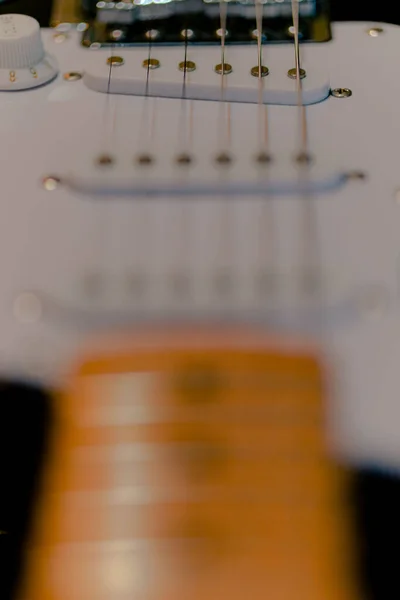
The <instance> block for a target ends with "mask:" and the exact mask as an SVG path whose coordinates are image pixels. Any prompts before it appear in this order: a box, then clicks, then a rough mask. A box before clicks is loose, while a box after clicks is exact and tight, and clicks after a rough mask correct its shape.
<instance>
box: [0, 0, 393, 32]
mask: <svg viewBox="0 0 400 600" xmlns="http://www.w3.org/2000/svg"><path fill="white" fill-rule="evenodd" d="M76 1H77V2H79V0H76ZM51 5H52V2H51V0H14V1H12V0H11V1H10V0H9V1H8V2H6V3H5V5H4V7H1V8H0V12H20V13H25V14H28V15H32V16H34V17H36V18H37V19H38V20H39V21H40V23H41V25H42V26H43V27H45V26H46V25H48V24H49V22H50V17H51ZM0 6H1V5H0ZM331 12H332V19H333V20H338V21H346V20H357V21H383V22H388V23H399V24H400V3H399V2H397V0H386V1H384V2H372V1H371V2H369V1H368V0H333V1H332V2H331Z"/></svg>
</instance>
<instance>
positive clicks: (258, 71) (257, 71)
mask: <svg viewBox="0 0 400 600" xmlns="http://www.w3.org/2000/svg"><path fill="white" fill-rule="evenodd" d="M250 74H251V75H252V76H253V77H266V76H267V75H269V69H268V67H264V65H263V66H261V67H259V66H256V67H252V69H251V71H250Z"/></svg>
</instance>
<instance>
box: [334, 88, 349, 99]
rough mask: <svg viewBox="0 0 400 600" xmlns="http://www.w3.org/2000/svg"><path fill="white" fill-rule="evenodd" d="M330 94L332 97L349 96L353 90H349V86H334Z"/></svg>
mask: <svg viewBox="0 0 400 600" xmlns="http://www.w3.org/2000/svg"><path fill="white" fill-rule="evenodd" d="M331 95H332V96H333V97H334V98H350V96H352V95H353V92H352V91H351V90H349V88H335V89H334V90H331Z"/></svg>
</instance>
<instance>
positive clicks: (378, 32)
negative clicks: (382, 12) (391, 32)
mask: <svg viewBox="0 0 400 600" xmlns="http://www.w3.org/2000/svg"><path fill="white" fill-rule="evenodd" d="M383 32H384V29H382V27H372V28H371V29H368V35H370V36H371V37H378V36H379V35H381V34H382V33H383Z"/></svg>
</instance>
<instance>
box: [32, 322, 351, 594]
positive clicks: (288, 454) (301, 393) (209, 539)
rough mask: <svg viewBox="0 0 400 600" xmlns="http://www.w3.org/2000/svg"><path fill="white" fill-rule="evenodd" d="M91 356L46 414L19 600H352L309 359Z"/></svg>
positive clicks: (334, 478)
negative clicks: (46, 436)
mask: <svg viewBox="0 0 400 600" xmlns="http://www.w3.org/2000/svg"><path fill="white" fill-rule="evenodd" d="M102 348H103V350H102V349H101V348H100V350H98V349H95V350H94V351H93V352H92V353H90V354H89V355H88V356H84V357H83V360H82V362H81V364H80V365H79V367H78V368H77V370H76V372H75V373H74V375H73V378H72V381H71V385H70V387H69V389H68V390H67V392H66V393H65V394H64V395H63V396H62V397H61V398H60V399H58V400H57V406H58V419H57V422H56V424H55V429H54V435H53V444H52V452H51V456H50V459H49V464H48V466H47V472H46V476H45V479H44V486H43V493H42V498H41V502H40V504H39V507H38V513H37V518H36V522H35V527H34V531H33V532H32V538H31V543H30V547H29V552H28V558H27V568H26V573H25V578H24V581H23V586H22V589H21V596H20V597H21V600H89V599H90V600H91V599H94V598H95V599H96V600H128V599H129V600H133V599H134V600H206V599H207V600H228V599H229V600H245V599H248V598H251V599H252V600H265V599H266V598H270V599H271V600H321V599H324V600H356V594H355V586H354V582H353V580H352V577H351V575H352V567H353V562H352V561H353V556H352V543H351V535H350V531H349V527H348V515H347V513H346V511H347V504H346V476H345V474H344V473H342V472H341V471H340V470H339V469H338V468H337V467H336V466H335V465H334V464H333V463H332V462H331V461H330V459H329V457H328V456H327V452H326V447H325V446H326V441H325V425H324V392H325V383H324V376H323V373H322V370H321V366H320V364H319V362H318V360H317V359H316V357H315V356H314V354H313V353H312V352H310V351H308V350H302V349H301V347H300V346H297V347H295V346H294V345H293V344H292V345H286V346H282V345H281V344H276V343H275V341H274V340H269V339H267V338H265V337H264V336H263V335H261V334H254V333H246V332H245V333H243V332H235V331H233V332H230V333H227V334H223V333H222V332H221V333H216V332H206V331H199V330H197V331H196V330H191V331H186V332H185V331H183V330H182V331H179V330H178V331H175V332H174V333H172V334H170V332H166V331H165V332H155V331H153V332H149V333H148V334H145V333H143V334H141V335H140V336H139V335H137V336H135V337H133V336H132V337H130V336H126V337H125V338H124V339H123V340H122V339H121V340H119V339H115V340H107V344H106V345H103V347H102ZM104 348H106V351H104Z"/></svg>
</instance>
